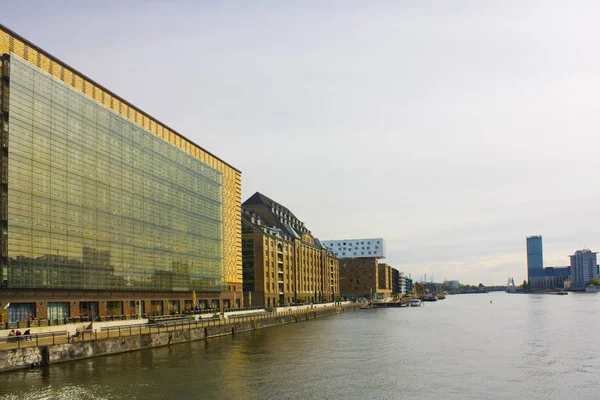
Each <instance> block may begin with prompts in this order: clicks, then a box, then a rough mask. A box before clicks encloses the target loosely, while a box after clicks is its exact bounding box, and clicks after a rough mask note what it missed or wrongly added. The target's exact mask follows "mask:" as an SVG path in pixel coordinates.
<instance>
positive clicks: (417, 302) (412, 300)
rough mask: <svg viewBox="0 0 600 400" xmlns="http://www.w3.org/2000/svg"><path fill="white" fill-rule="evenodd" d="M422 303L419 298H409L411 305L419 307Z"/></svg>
mask: <svg viewBox="0 0 600 400" xmlns="http://www.w3.org/2000/svg"><path fill="white" fill-rule="evenodd" d="M422 305H423V303H422V302H421V300H419V299H411V300H410V306H411V307H421V306H422Z"/></svg>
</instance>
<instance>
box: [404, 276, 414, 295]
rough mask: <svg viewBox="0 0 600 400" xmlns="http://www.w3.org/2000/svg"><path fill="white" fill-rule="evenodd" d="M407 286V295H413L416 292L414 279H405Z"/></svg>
mask: <svg viewBox="0 0 600 400" xmlns="http://www.w3.org/2000/svg"><path fill="white" fill-rule="evenodd" d="M405 284H406V292H405V294H413V292H414V284H413V280H412V278H411V277H410V276H409V277H408V278H406V279H405Z"/></svg>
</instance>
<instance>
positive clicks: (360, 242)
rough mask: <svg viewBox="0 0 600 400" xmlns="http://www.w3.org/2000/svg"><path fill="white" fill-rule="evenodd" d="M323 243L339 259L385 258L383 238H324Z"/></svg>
mask: <svg viewBox="0 0 600 400" xmlns="http://www.w3.org/2000/svg"><path fill="white" fill-rule="evenodd" d="M323 245H324V246H325V247H327V249H329V250H330V251H332V252H333V253H334V254H335V256H336V257H337V258H339V259H344V258H357V257H377V258H385V240H383V238H370V239H340V240H324V241H323Z"/></svg>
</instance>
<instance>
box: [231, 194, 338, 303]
mask: <svg viewBox="0 0 600 400" xmlns="http://www.w3.org/2000/svg"><path fill="white" fill-rule="evenodd" d="M242 259H243V263H242V267H243V277H244V293H245V294H244V296H245V299H247V303H248V304H251V305H263V306H266V307H273V306H276V305H278V304H279V305H283V304H287V303H297V302H316V303H319V302H329V301H334V300H335V299H336V298H337V297H338V296H339V293H340V291H339V260H338V259H337V258H336V257H335V256H334V255H333V253H331V252H329V251H328V250H327V248H325V246H323V245H322V244H321V242H320V241H319V240H318V239H317V238H315V237H314V236H313V235H312V234H311V232H310V231H309V230H308V229H307V228H306V227H305V225H304V223H303V222H302V221H300V220H299V219H298V218H296V216H295V215H294V214H293V213H292V212H291V211H290V210H288V209H287V208H286V207H284V206H282V205H281V204H279V203H277V202H275V201H274V200H272V199H270V198H268V197H267V196H265V195H263V194H261V193H258V192H257V193H255V194H254V195H253V196H251V197H250V198H249V199H248V200H246V201H245V202H244V203H243V204H242Z"/></svg>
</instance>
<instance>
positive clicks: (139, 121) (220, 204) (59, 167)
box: [0, 25, 242, 321]
mask: <svg viewBox="0 0 600 400" xmlns="http://www.w3.org/2000/svg"><path fill="white" fill-rule="evenodd" d="M0 56H1V65H0V71H1V72H0V73H1V83H0V111H1V119H0V135H1V137H0V143H1V146H2V152H1V155H0V158H1V162H0V185H1V186H2V197H1V202H0V204H1V207H0V224H1V226H2V232H1V234H0V275H1V280H0V306H1V307H4V306H5V305H6V304H8V303H10V305H9V306H8V307H7V309H8V313H7V314H8V315H7V317H8V319H9V320H11V321H15V320H19V319H28V318H30V317H36V318H38V319H46V318H49V319H63V318H69V317H74V318H89V319H93V318H95V317H97V316H105V315H123V314H155V315H156V314H167V313H175V312H182V311H184V310H185V309H186V308H192V307H194V306H196V305H194V304H192V297H193V295H192V292H195V293H196V298H197V303H198V305H199V306H202V307H217V308H224V307H226V306H234V305H238V306H239V305H241V298H242V296H241V290H242V263H241V261H242V260H241V227H240V219H241V209H240V201H241V185H240V178H241V173H240V171H238V170H237V169H235V168H234V167H232V166H231V165H229V164H227V163H226V162H224V161H222V160H221V159H219V158H218V157H216V156H215V155H213V154H211V153H209V152H208V151H206V150H204V149H203V148H201V147H200V146H198V145H196V144H195V143H193V142H192V141H190V140H189V139H187V138H185V137H184V136H182V135H181V134H179V133H177V132H175V131H174V130H173V129H171V128H169V127H168V126H167V125H165V124H163V123H161V122H160V121H158V120H157V119H155V118H153V117H152V116H150V115H148V114H147V113H145V112H143V111H141V110H140V109H138V108H136V107H135V106H133V105H132V104H130V103H128V102H127V101H125V100H124V99H122V98H121V97H119V96H117V95H116V94H114V93H113V92H111V91H109V90H108V89H106V88H104V87H103V86H101V85H100V84H98V83H96V82H94V81H93V80H91V79H90V78H88V77H86V76H85V75H83V74H82V73H80V72H78V71H76V70H74V69H73V68H71V67H69V66H68V65H67V64H65V63H64V62H62V61H60V60H58V59H56V58H55V57H53V56H52V55H50V54H48V53H47V52H45V51H43V50H42V49H40V48H38V47H37V46H35V45H33V44H32V43H30V42H28V41H27V40H25V39H23V38H22V37H20V36H18V35H17V34H15V33H14V32H12V31H10V30H8V29H7V28H5V27H3V26H1V25H0Z"/></svg>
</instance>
